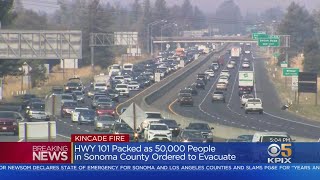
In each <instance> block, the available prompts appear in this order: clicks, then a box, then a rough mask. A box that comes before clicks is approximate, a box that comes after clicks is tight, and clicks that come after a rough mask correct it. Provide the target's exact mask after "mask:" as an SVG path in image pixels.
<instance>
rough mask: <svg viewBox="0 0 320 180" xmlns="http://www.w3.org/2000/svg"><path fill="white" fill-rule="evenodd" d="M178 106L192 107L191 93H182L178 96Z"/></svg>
mask: <svg viewBox="0 0 320 180" xmlns="http://www.w3.org/2000/svg"><path fill="white" fill-rule="evenodd" d="M179 103H180V106H183V105H190V106H193V99H192V95H191V93H182V94H180V95H179Z"/></svg>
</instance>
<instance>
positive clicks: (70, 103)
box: [63, 102, 77, 107]
mask: <svg viewBox="0 0 320 180" xmlns="http://www.w3.org/2000/svg"><path fill="white" fill-rule="evenodd" d="M63 106H64V107H76V106H77V103H75V102H65V103H63Z"/></svg>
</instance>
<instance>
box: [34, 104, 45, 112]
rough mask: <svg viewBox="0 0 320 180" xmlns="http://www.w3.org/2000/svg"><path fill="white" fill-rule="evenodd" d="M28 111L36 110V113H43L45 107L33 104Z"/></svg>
mask: <svg viewBox="0 0 320 180" xmlns="http://www.w3.org/2000/svg"><path fill="white" fill-rule="evenodd" d="M30 109H32V110H37V111H44V110H45V105H44V104H42V103H34V104H32V106H31V108H30Z"/></svg>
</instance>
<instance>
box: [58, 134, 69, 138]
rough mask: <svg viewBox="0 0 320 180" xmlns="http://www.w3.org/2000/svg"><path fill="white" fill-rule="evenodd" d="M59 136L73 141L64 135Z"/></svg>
mask: <svg viewBox="0 0 320 180" xmlns="http://www.w3.org/2000/svg"><path fill="white" fill-rule="evenodd" d="M57 136H60V137H63V138H66V139H71V138H70V137H68V136H65V135H62V134H57Z"/></svg>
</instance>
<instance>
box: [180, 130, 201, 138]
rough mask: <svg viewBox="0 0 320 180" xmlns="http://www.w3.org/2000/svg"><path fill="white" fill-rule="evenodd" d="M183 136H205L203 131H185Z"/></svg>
mask: <svg viewBox="0 0 320 180" xmlns="http://www.w3.org/2000/svg"><path fill="white" fill-rule="evenodd" d="M182 137H183V138H184V139H189V138H203V136H202V133H201V132H200V131H183V132H182Z"/></svg>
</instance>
